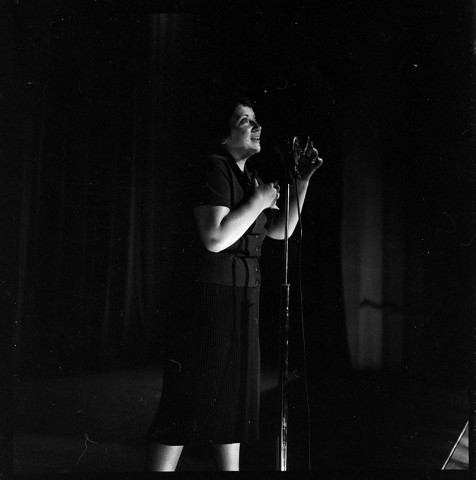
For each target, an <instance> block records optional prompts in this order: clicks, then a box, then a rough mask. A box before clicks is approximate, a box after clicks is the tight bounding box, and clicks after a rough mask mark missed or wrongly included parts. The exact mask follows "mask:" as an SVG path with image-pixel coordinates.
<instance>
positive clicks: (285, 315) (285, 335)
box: [276, 142, 297, 472]
mask: <svg viewBox="0 0 476 480" xmlns="http://www.w3.org/2000/svg"><path fill="white" fill-rule="evenodd" d="M293 154H294V152H293V151H292V150H291V149H290V148H289V142H288V156H289V157H291V156H292V155H293ZM285 163H286V164H287V163H288V162H285ZM291 172H292V173H291ZM296 175H297V171H296V164H295V162H293V167H292V169H289V168H286V188H285V190H284V217H285V222H284V278H283V283H282V284H281V291H280V324H279V360H280V375H279V389H280V393H281V422H280V428H279V433H278V436H277V439H276V444H277V445H276V469H277V470H279V471H281V472H285V471H286V470H287V458H288V365H289V362H288V359H289V298H290V296H289V294H290V287H291V285H290V284H289V282H288V274H289V270H288V265H289V235H288V223H289V193H290V183H291V181H292V180H293V177H295V176H296Z"/></svg>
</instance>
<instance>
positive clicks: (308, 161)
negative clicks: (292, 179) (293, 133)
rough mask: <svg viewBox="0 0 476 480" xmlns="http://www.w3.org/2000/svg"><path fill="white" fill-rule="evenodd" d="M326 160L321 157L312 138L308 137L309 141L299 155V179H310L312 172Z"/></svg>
mask: <svg viewBox="0 0 476 480" xmlns="http://www.w3.org/2000/svg"><path fill="white" fill-rule="evenodd" d="M323 162H324V160H323V159H322V158H320V157H319V152H318V151H317V149H316V148H314V145H313V143H312V140H311V139H310V138H309V137H307V143H306V147H305V148H304V150H303V151H302V152H301V155H300V156H299V161H298V164H297V171H298V175H299V179H300V180H303V181H309V179H310V178H311V176H312V174H313V173H314V172H315V171H316V170H317V169H318V168H319V167H320V166H321V165H322V164H323Z"/></svg>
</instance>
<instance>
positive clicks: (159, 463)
mask: <svg viewBox="0 0 476 480" xmlns="http://www.w3.org/2000/svg"><path fill="white" fill-rule="evenodd" d="M182 450H183V445H163V444H161V443H151V444H150V445H149V450H148V452H147V459H146V465H145V469H146V470H147V471H148V472H174V471H175V469H176V467H177V463H178V461H179V458H180V455H181V453H182Z"/></svg>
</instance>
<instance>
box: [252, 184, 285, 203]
mask: <svg viewBox="0 0 476 480" xmlns="http://www.w3.org/2000/svg"><path fill="white" fill-rule="evenodd" d="M253 197H254V198H255V200H256V201H257V202H258V203H259V205H260V206H261V208H262V210H265V209H266V208H273V207H275V205H276V202H277V201H278V198H279V185H278V182H271V183H265V184H263V185H259V183H258V180H256V178H255V179H254V192H253Z"/></svg>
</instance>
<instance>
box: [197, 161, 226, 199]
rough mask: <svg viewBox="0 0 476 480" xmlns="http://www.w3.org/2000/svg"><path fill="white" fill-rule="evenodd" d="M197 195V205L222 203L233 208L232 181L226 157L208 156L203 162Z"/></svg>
mask: <svg viewBox="0 0 476 480" xmlns="http://www.w3.org/2000/svg"><path fill="white" fill-rule="evenodd" d="M197 182H198V185H197V189H196V196H195V202H194V203H195V206H198V205H220V206H224V207H228V208H231V182H232V179H231V177H230V171H229V168H227V164H226V159H224V158H222V157H219V156H210V157H207V158H206V159H205V161H204V163H203V168H202V169H201V172H200V175H198V179H197Z"/></svg>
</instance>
